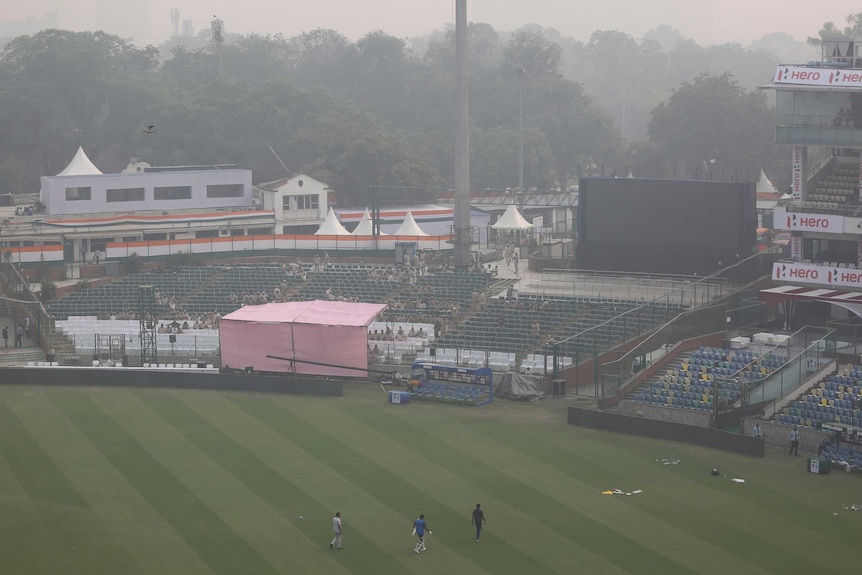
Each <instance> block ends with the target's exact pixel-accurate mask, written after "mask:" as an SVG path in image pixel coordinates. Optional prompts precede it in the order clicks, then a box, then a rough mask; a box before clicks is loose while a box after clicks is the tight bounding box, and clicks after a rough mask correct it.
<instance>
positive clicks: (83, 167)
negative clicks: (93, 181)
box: [57, 146, 102, 176]
mask: <svg viewBox="0 0 862 575" xmlns="http://www.w3.org/2000/svg"><path fill="white" fill-rule="evenodd" d="M101 173H102V172H100V171H99V168H97V167H96V166H95V164H93V162H91V161H90V158H88V157H87V154H85V153H84V148H82V147H81V146H78V151H77V152H75V157H74V158H72V161H71V162H69V165H68V166H66V169H65V170H63V171H62V172H60V173H59V174H57V175H58V176H98V175H100V174H101Z"/></svg>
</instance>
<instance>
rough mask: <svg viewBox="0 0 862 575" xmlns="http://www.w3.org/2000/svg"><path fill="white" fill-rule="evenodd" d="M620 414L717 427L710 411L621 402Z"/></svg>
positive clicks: (696, 425)
mask: <svg viewBox="0 0 862 575" xmlns="http://www.w3.org/2000/svg"><path fill="white" fill-rule="evenodd" d="M619 412H620V413H621V414H623V415H630V416H632V417H644V418H646V419H655V420H657V421H668V422H670V423H679V424H682V425H693V426H695V427H706V428H711V427H715V414H713V413H712V412H709V411H697V410H694V409H683V408H681V407H671V406H664V405H650V404H649V403H639V402H635V401H621V402H620V403H619Z"/></svg>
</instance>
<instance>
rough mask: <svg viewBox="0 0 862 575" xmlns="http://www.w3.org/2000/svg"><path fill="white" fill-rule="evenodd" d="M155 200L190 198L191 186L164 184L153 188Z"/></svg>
mask: <svg viewBox="0 0 862 575" xmlns="http://www.w3.org/2000/svg"><path fill="white" fill-rule="evenodd" d="M153 198H154V199H155V200H190V199H192V187H191V186H166V187H162V188H155V189H154V190H153Z"/></svg>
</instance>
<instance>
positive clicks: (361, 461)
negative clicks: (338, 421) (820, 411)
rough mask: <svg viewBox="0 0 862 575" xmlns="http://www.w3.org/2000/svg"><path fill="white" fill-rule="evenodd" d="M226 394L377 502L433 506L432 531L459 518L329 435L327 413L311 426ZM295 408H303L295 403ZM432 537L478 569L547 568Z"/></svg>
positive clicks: (279, 409) (508, 552) (518, 556)
mask: <svg viewBox="0 0 862 575" xmlns="http://www.w3.org/2000/svg"><path fill="white" fill-rule="evenodd" d="M229 399H230V400H231V401H232V402H234V403H235V404H236V405H237V406H239V407H240V408H242V409H244V410H245V411H246V412H247V413H249V414H250V415H252V416H253V417H256V418H257V419H259V420H260V421H261V422H262V423H264V424H265V425H267V426H269V427H270V428H271V429H273V430H274V431H276V432H277V433H279V434H281V435H283V436H284V437H285V438H288V439H290V440H291V441H293V442H294V443H295V444H296V445H297V446H299V447H301V448H302V449H303V450H305V451H306V452H307V453H309V455H311V456H313V457H317V458H320V459H321V460H323V461H326V462H328V464H329V465H330V466H332V467H333V469H337V470H338V472H339V473H342V474H344V475H345V476H346V477H349V478H350V480H351V481H352V482H353V483H355V484H357V485H359V486H360V487H361V488H362V489H363V490H365V491H367V492H368V493H370V494H372V495H373V496H375V497H376V498H377V499H378V500H379V501H380V502H381V505H386V506H388V507H390V508H392V509H395V510H401V511H402V512H406V513H413V514H418V513H419V510H423V509H434V510H435V517H434V519H432V518H431V517H430V515H429V517H428V519H429V525H430V526H431V529H432V531H433V530H434V524H435V523H436V524H450V525H453V524H456V523H457V522H463V521H464V515H463V512H461V513H458V512H455V511H453V510H451V509H448V508H447V506H446V505H445V504H443V503H442V502H440V501H437V500H435V499H434V498H433V497H431V496H430V495H429V494H428V493H427V492H426V491H425V490H424V489H423V488H422V487H421V484H411V483H409V482H407V481H404V480H403V479H401V478H399V477H397V476H395V475H393V474H392V473H390V472H389V470H388V469H387V468H386V467H383V466H380V465H377V464H376V463H374V462H372V461H370V460H369V459H368V458H366V457H364V456H362V455H361V454H358V453H357V452H356V451H354V450H353V449H351V448H350V447H349V446H347V445H346V444H344V443H343V442H342V441H340V440H338V439H336V438H334V437H332V436H330V435H329V434H328V433H327V429H326V428H327V421H328V419H327V418H325V417H322V418H321V419H320V426H319V427H316V426H315V425H313V424H310V423H309V421H307V420H305V419H300V418H298V417H297V416H296V415H295V414H294V413H293V412H292V411H290V410H289V409H286V405H284V404H281V403H279V404H276V403H273V402H271V401H267V400H265V399H262V398H258V397H250V396H231V397H230V398H229ZM297 409H299V410H302V409H303V408H302V407H301V406H300V407H297ZM429 480H430V479H429ZM429 513H430V512H429ZM410 521H412V518H411V519H408V520H407V522H406V528H407V529H408V530H409V523H410ZM433 537H434V540H442V541H444V542H445V543H446V544H447V545H448V547H449V548H450V549H451V550H452V551H453V552H456V553H459V554H460V555H462V556H463V557H465V558H466V559H467V560H469V561H470V562H472V563H474V564H475V565H476V566H477V567H478V568H479V569H482V570H485V571H487V572H489V573H510V572H512V570H511V569H512V566H513V565H514V566H517V567H518V569H519V570H521V572H525V573H534V574H543V573H551V571H550V570H549V569H548V567H547V566H546V565H545V564H543V563H540V562H538V561H537V560H536V559H534V558H533V557H530V556H528V555H526V554H524V553H522V552H521V551H520V550H518V549H517V548H515V547H512V546H505V547H502V548H498V549H497V551H498V552H497V553H495V554H494V555H487V554H485V555H479V554H472V553H471V554H470V555H465V554H463V553H461V552H460V551H459V549H461V548H462V546H460V545H458V544H457V541H456V540H455V538H454V536H453V534H452V533H451V532H445V533H440V534H439V537H438V536H437V534H435V535H434V536H433ZM432 544H433V543H432ZM380 572H383V571H380Z"/></svg>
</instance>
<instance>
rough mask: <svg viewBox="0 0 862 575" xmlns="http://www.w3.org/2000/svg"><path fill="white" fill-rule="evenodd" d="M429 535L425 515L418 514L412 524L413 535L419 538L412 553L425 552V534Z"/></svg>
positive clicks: (429, 531)
mask: <svg viewBox="0 0 862 575" xmlns="http://www.w3.org/2000/svg"><path fill="white" fill-rule="evenodd" d="M426 531H427V532H428V534H429V535H431V530H430V529H428V524H427V523H425V515H424V514H422V513H420V514H419V518H418V519H417V520H416V521H414V522H413V533H415V534H416V537H418V538H419V541H417V542H416V547H414V548H413V552H414V553H420V552H422V551H425V532H426Z"/></svg>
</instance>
